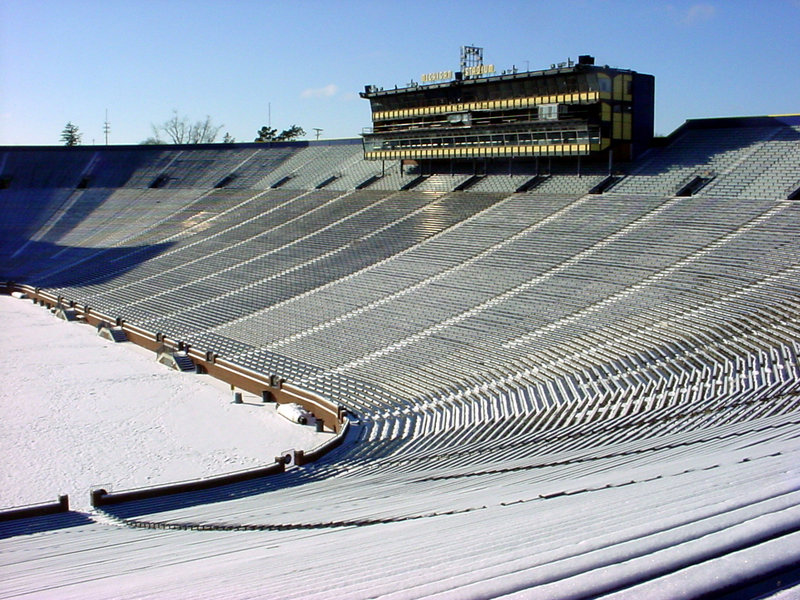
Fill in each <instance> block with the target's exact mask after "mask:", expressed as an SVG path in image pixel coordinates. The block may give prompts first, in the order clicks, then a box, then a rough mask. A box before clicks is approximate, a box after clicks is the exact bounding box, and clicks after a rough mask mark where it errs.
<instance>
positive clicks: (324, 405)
mask: <svg viewBox="0 0 800 600" xmlns="http://www.w3.org/2000/svg"><path fill="white" fill-rule="evenodd" d="M5 291H6V293H8V294H11V293H13V292H22V293H25V294H26V295H27V296H28V297H29V298H31V299H32V300H33V302H34V303H36V304H41V305H43V306H46V307H48V308H54V307H58V306H62V307H63V306H69V308H70V310H74V313H75V319H76V320H79V321H83V322H85V323H87V324H89V325H91V326H93V327H97V326H98V325H101V324H109V323H115V324H116V326H117V327H119V328H121V330H122V331H124V332H125V335H126V336H127V338H128V340H129V341H131V342H133V343H134V344H136V345H138V346H142V347H143V348H147V349H148V350H151V351H153V352H159V351H163V350H165V349H166V350H169V351H172V352H177V351H179V350H183V351H185V352H186V354H187V356H188V357H189V358H191V359H192V361H193V362H194V363H195V366H196V367H197V370H198V372H203V373H208V374H209V375H211V376H212V377H214V378H216V379H219V380H220V381H224V382H225V383H228V384H230V385H232V386H234V387H236V388H239V389H241V390H244V391H246V392H250V393H252V394H255V395H256V396H259V397H262V398H263V397H269V398H271V399H272V400H273V401H275V402H278V403H279V404H285V403H289V402H296V403H297V404H300V405H301V406H302V407H303V408H305V409H306V410H307V411H309V412H310V413H313V414H314V416H315V417H316V418H317V419H318V420H320V421H322V422H323V423H324V426H325V428H327V429H328V430H330V431H333V432H334V433H339V432H340V431H341V429H342V424H343V423H344V421H345V415H346V412H347V411H346V410H345V409H344V407H342V406H341V405H339V404H336V403H334V402H331V401H330V400H328V399H327V398H324V397H323V396H320V395H319V394H315V393H314V392H311V391H309V390H304V389H302V388H299V387H297V386H295V385H292V384H290V383H287V382H286V381H285V380H283V379H281V378H279V377H277V376H275V375H265V374H262V373H258V372H257V371H253V370H251V369H248V368H246V367H243V366H241V365H237V364H234V363H232V362H230V361H227V360H225V359H224V358H220V357H219V356H218V355H217V354H215V353H214V352H213V350H200V349H197V348H194V347H192V346H191V345H189V344H186V343H185V342H183V341H180V340H172V339H169V338H167V337H166V336H165V335H163V334H162V333H160V332H158V333H153V332H150V331H147V330H146V329H143V328H141V327H138V326H136V325H133V324H131V323H127V322H126V321H125V320H124V319H122V318H121V317H112V316H109V315H105V314H103V313H100V312H98V311H96V310H94V309H92V308H91V307H90V306H88V305H81V304H78V303H77V302H75V301H68V300H67V299H65V298H64V297H63V296H56V295H54V294H51V293H49V292H47V291H45V290H42V289H41V288H37V287H33V286H29V285H21V284H17V283H14V282H10V281H9V282H6V283H5Z"/></svg>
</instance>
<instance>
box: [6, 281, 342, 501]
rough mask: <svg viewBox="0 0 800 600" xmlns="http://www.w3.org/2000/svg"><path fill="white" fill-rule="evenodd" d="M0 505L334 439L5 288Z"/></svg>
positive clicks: (184, 472)
mask: <svg viewBox="0 0 800 600" xmlns="http://www.w3.org/2000/svg"><path fill="white" fill-rule="evenodd" d="M0 353H2V360H0V381H2V386H1V388H0V457H2V466H0V508H8V507H11V506H21V505H26V504H32V503H38V502H54V501H55V500H56V498H57V496H58V495H59V494H69V497H70V506H71V507H72V508H73V509H86V508H88V507H89V491H90V489H92V488H95V487H104V488H105V489H107V490H109V491H111V490H124V489H129V488H135V487H141V486H146V485H154V484H161V483H168V482H173V481H181V480H186V479H196V478H199V477H203V476H208V475H215V474H221V473H227V472H231V471H236V470H240V469H246V468H252V467H257V466H262V465H265V464H268V463H272V462H273V460H274V458H275V456H277V455H278V454H280V452H281V451H283V450H286V449H289V448H296V449H306V450H308V449H311V448H314V447H316V446H318V445H319V444H321V443H322V442H324V441H325V440H327V439H329V438H330V437H331V434H330V433H317V432H316V431H315V430H314V428H313V427H312V426H305V427H303V426H300V425H295V424H292V423H290V422H289V421H287V420H286V419H284V418H283V417H280V416H278V415H277V414H276V412H275V406H274V405H272V404H262V403H261V399H260V398H258V397H256V396H253V395H251V394H247V393H244V394H243V396H244V403H243V404H234V403H233V392H232V391H231V389H230V386H229V385H227V384H225V383H222V382H220V381H217V380H215V379H213V378H211V377H209V376H207V375H195V374H193V373H179V372H177V371H173V370H170V369H169V368H167V367H165V366H163V365H160V364H158V363H157V362H156V360H155V354H153V353H152V352H149V351H147V350H145V349H143V348H140V347H138V346H136V345H134V344H131V343H122V344H115V343H113V342H110V341H107V340H105V339H103V338H101V337H99V336H98V335H97V334H96V331H95V329H94V328H93V327H90V326H87V325H84V324H79V323H75V322H72V323H69V322H66V321H62V320H60V319H58V318H56V317H55V316H53V315H52V314H51V313H50V312H49V311H47V309H45V308H43V307H41V306H37V305H34V304H33V302H31V301H30V300H19V299H16V298H12V297H10V296H4V295H0Z"/></svg>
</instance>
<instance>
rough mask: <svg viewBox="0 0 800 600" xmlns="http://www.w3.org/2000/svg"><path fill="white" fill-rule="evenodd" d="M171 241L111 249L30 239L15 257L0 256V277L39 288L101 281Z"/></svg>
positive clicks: (123, 272)
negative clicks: (1, 265)
mask: <svg viewBox="0 0 800 600" xmlns="http://www.w3.org/2000/svg"><path fill="white" fill-rule="evenodd" d="M172 245H173V244H172V243H161V244H153V245H148V246H128V247H113V248H82V247H74V246H60V245H58V244H52V243H50V242H41V241H31V242H29V243H28V244H27V245H26V246H25V248H24V251H23V252H20V253H18V254H17V256H10V257H2V256H0V261H1V262H2V264H3V267H2V269H3V270H2V272H0V278H3V279H5V280H13V281H15V282H17V283H28V284H30V285H36V286H38V287H42V288H53V287H68V286H80V285H85V284H88V283H93V284H96V283H104V282H106V281H110V280H112V279H115V278H117V277H120V276H121V275H124V274H125V273H127V272H128V271H130V270H131V269H133V268H134V267H136V266H138V265H139V264H141V263H144V262H147V261H148V260H151V259H152V258H154V257H156V256H158V255H159V254H161V253H162V252H165V251H166V250H168V249H169V248H171V247H172Z"/></svg>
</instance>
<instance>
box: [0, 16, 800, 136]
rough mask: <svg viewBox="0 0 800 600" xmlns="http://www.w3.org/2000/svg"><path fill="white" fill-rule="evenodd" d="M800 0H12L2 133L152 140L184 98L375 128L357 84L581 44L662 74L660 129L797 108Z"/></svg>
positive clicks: (255, 116)
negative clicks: (479, 52) (67, 131)
mask: <svg viewBox="0 0 800 600" xmlns="http://www.w3.org/2000/svg"><path fill="white" fill-rule="evenodd" d="M799 28H800V0H762V1H761V2H756V1H744V0H743V1H721V0H711V1H709V2H692V1H687V2H682V1H674V2H647V1H644V0H642V1H612V0H593V1H586V2H583V1H577V0H574V1H573V0H562V1H560V2H552V1H542V2H539V1H505V2H504V1H501V0H496V1H491V0H483V1H476V0H460V1H459V2H453V1H449V2H444V1H439V0H419V1H418V0H406V1H405V2H396V1H393V2H388V1H386V2H384V1H382V0H372V1H355V0H354V1H345V0H342V1H338V2H337V1H333V0H329V1H328V2H322V1H311V0H308V1H303V0H294V1H285V2H277V1H276V2H270V1H255V0H227V1H222V0H220V1H210V0H194V1H188V0H136V1H131V0H124V1H118V0H102V1H100V0H96V1H89V0H58V1H57V0H0V145H17V144H47V145H58V144H59V143H60V142H59V138H60V134H61V131H62V129H63V128H64V125H65V124H66V123H67V121H72V122H73V123H75V124H76V125H78V127H79V128H80V131H81V132H82V134H83V143H84V145H87V144H92V143H93V141H94V142H95V143H98V144H100V143H102V142H103V121H104V119H105V111H106V109H107V110H108V115H109V122H110V124H111V133H110V136H109V141H110V143H112V144H137V143H139V142H141V141H142V140H144V139H145V138H147V137H149V136H150V135H151V134H152V131H151V124H152V123H161V122H163V121H164V120H166V119H167V118H169V117H170V115H171V114H172V112H173V110H177V111H178V113H179V114H181V115H186V116H188V117H190V118H191V119H192V120H199V119H202V118H204V117H205V116H206V115H210V116H211V117H212V119H213V120H214V121H215V122H216V123H218V124H224V128H223V132H226V131H227V132H229V133H230V135H232V136H233V137H235V138H236V139H237V141H252V140H253V138H254V137H255V135H256V132H257V131H258V129H259V128H260V127H261V126H262V125H266V124H267V122H268V119H269V118H270V115H271V123H272V126H273V127H276V128H277V129H279V130H280V129H283V128H286V127H288V126H290V125H292V124H297V125H300V126H301V127H303V128H304V129H305V130H306V131H307V132H309V135H308V136H307V137H311V136H313V128H314V127H319V128H321V129H322V130H323V131H322V134H321V136H322V137H323V138H338V137H354V136H357V135H358V134H359V133H360V132H361V130H362V128H363V127H366V126H369V124H370V121H369V107H368V103H367V101H365V100H362V99H360V98H359V97H358V92H359V91H361V90H363V89H364V85H365V84H374V85H379V86H383V87H389V86H393V85H395V84H398V85H402V84H404V83H406V82H408V81H410V80H412V79H414V80H417V81H419V79H420V76H421V75H422V74H423V73H427V72H432V71H440V70H448V69H457V67H458V62H459V50H460V47H461V46H462V45H475V46H482V47H483V48H484V62H486V63H492V64H494V65H495V66H496V67H497V69H498V70H502V69H510V68H511V67H512V66H516V67H517V68H519V69H524V68H526V67H530V68H531V69H539V68H546V67H548V66H549V65H550V64H551V63H555V62H561V61H565V60H567V58H573V59H575V58H576V57H577V56H578V55H579V54H592V55H594V56H595V57H596V59H597V62H598V64H608V65H610V66H614V67H621V68H630V69H633V70H636V71H639V72H642V73H651V74H653V75H655V77H656V131H657V132H658V133H664V134H666V133H669V132H670V131H672V130H674V129H675V128H676V127H678V126H679V125H680V124H681V123H682V122H683V121H684V120H686V119H689V118H700V117H713V116H735V115H758V114H780V113H800V76H799V74H800V42H799V41H798V39H800V36H798V34H797V31H798V29H799Z"/></svg>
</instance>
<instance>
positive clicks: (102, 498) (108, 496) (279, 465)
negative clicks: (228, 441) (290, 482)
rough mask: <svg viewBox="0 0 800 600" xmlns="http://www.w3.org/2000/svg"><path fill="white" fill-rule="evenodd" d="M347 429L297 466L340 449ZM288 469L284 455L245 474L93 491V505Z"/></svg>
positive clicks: (212, 485) (301, 458)
mask: <svg viewBox="0 0 800 600" xmlns="http://www.w3.org/2000/svg"><path fill="white" fill-rule="evenodd" d="M347 428H348V421H347V420H345V422H344V425H343V426H342V429H341V431H340V432H339V433H338V434H337V435H336V436H335V437H334V438H333V439H330V440H328V441H327V442H325V443H323V444H320V445H319V446H317V447H316V448H314V449H313V450H309V451H308V452H305V453H304V452H302V451H300V450H298V451H297V452H296V454H295V457H294V464H295V465H297V466H302V465H304V464H308V463H310V462H313V461H315V460H317V459H318V458H321V457H322V456H324V455H325V454H327V453H328V452H330V451H331V450H333V449H334V448H337V447H338V446H340V445H341V443H342V442H343V441H344V438H345V435H346V433H347ZM286 466H287V459H286V458H285V457H283V456H276V457H275V462H274V463H273V464H271V465H267V466H265V467H258V468H255V469H247V470H244V471H235V472H233V473H226V474H224V475H213V476H211V477H205V478H202V479H193V480H190V481H179V482H175V483H166V484H163V485H156V486H150V487H144V488H137V489H133V490H123V491H120V492H109V491H107V490H105V489H94V490H92V491H91V492H90V500H91V505H92V506H94V507H100V506H108V505H111V504H121V503H123V502H133V501H135V500H146V499H149V498H158V497H161V496H169V495H171V494H180V493H183V492H196V491H201V490H208V489H212V488H215V487H220V486H223V485H231V484H234V483H240V482H242V481H250V480H252V479H258V478H261V477H269V476H271V475H279V474H280V473H283V472H284V471H285V470H286Z"/></svg>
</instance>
